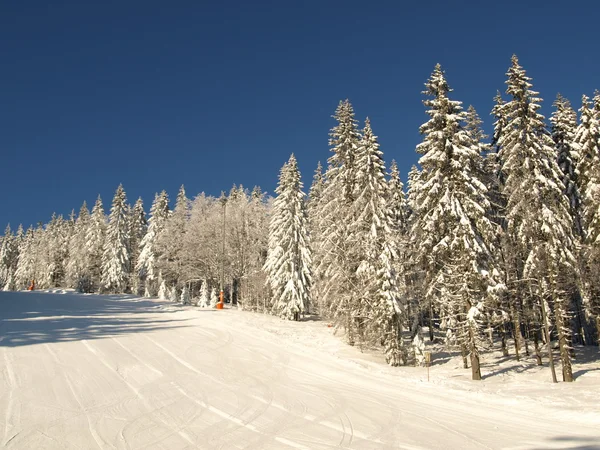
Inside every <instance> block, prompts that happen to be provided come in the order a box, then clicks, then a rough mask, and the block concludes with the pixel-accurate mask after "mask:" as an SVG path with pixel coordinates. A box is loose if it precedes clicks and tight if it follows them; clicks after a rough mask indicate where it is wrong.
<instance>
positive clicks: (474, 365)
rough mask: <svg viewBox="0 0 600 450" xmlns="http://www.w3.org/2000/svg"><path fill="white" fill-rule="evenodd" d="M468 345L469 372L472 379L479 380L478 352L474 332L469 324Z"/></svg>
mask: <svg viewBox="0 0 600 450" xmlns="http://www.w3.org/2000/svg"><path fill="white" fill-rule="evenodd" d="M469 347H470V353H471V374H472V379H473V380H481V367H480V366H479V352H478V351H477V345H476V343H475V332H474V331H473V327H472V326H471V325H469Z"/></svg>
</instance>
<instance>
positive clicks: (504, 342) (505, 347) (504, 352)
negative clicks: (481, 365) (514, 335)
mask: <svg viewBox="0 0 600 450" xmlns="http://www.w3.org/2000/svg"><path fill="white" fill-rule="evenodd" d="M502 356H508V347H507V346H506V324H504V323H503V324H502Z"/></svg>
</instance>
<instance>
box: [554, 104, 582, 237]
mask: <svg viewBox="0 0 600 450" xmlns="http://www.w3.org/2000/svg"><path fill="white" fill-rule="evenodd" d="M553 105H554V108H555V110H554V112H553V113H552V116H550V122H551V123H552V140H553V141H554V146H555V148H556V152H557V153H558V166H559V167H560V170H561V172H562V174H563V178H562V180H563V185H564V193H565V195H566V196H567V197H568V198H569V205H570V208H571V214H572V216H573V225H574V228H575V231H576V232H577V234H578V235H579V236H581V235H582V231H583V230H582V228H581V219H580V217H579V209H580V203H581V199H580V196H579V189H578V188H577V184H578V183H577V174H576V172H577V171H576V164H577V161H578V160H579V155H578V152H577V149H576V148H575V147H576V146H575V132H576V131H577V113H576V112H575V111H574V110H573V108H572V107H571V103H570V102H569V100H567V99H566V98H564V97H563V96H562V95H560V94H558V95H557V96H556V100H555V101H554V103H553Z"/></svg>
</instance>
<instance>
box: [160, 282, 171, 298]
mask: <svg viewBox="0 0 600 450" xmlns="http://www.w3.org/2000/svg"><path fill="white" fill-rule="evenodd" d="M158 298H159V299H160V300H167V298H169V292H168V290H167V284H166V283H165V281H164V280H162V281H161V282H160V287H159V288H158Z"/></svg>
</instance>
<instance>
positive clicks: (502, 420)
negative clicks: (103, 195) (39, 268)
mask: <svg viewBox="0 0 600 450" xmlns="http://www.w3.org/2000/svg"><path fill="white" fill-rule="evenodd" d="M312 319H313V318H311V317H309V318H308V319H307V320H305V321H303V322H289V321H282V320H280V319H278V318H276V317H273V316H265V315H262V314H256V313H250V312H245V311H238V310H235V309H225V310H221V311H218V310H213V309H204V308H197V307H193V306H182V305H179V304H173V303H167V302H164V301H160V300H153V299H142V298H137V297H134V296H126V295H106V296H99V295H80V294H75V293H73V292H71V291H66V290H57V291H53V292H50V291H47V292H40V291H36V292H16V293H15V292H0V369H1V377H0V447H2V448H7V449H34V448H35V449H38V448H64V449H74V448H101V449H105V448H106V449H108V448H117V449H142V448H143V449H150V448H157V449H158V448H162V449H167V448H168V449H179V448H210V449H212V448H222V449H234V448H245V449H286V448H290V449H329V448H353V449H384V448H394V449H411V450H417V449H442V448H443V449H455V448H456V449H513V450H516V449H552V448H580V449H592V448H600V404H599V403H598V401H597V398H598V392H600V363H599V362H598V356H597V349H593V352H594V353H592V352H590V354H589V355H588V354H583V355H580V357H578V359H577V361H576V363H575V366H574V372H575V374H576V381H575V382H574V383H559V384H552V383H550V374H549V372H548V369H547V367H542V368H537V367H536V366H534V365H532V364H531V363H530V361H528V360H527V361H522V362H521V363H516V362H512V360H506V361H503V360H496V359H493V358H497V356H495V355H487V354H484V355H482V372H483V376H484V380H483V381H481V382H472V381H469V376H470V369H467V370H465V369H462V366H461V364H462V360H461V358H460V356H458V357H456V356H453V355H448V354H440V353H436V354H435V358H436V359H434V361H433V365H432V367H431V368H430V380H431V381H430V382H427V369H426V368H424V367H417V368H412V367H400V368H392V367H389V366H387V365H385V362H384V356H383V355H382V354H380V353H375V352H365V353H361V352H360V350H359V349H358V348H354V347H349V346H347V345H345V344H344V343H343V340H342V339H340V337H339V336H335V335H333V328H329V327H328V326H327V323H324V322H322V321H318V320H312ZM427 345H428V346H429V345H430V344H429V342H428V341H427ZM428 349H430V348H428ZM581 356H583V358H582V357H581ZM492 363H494V365H493V366H492ZM496 363H498V364H499V365H496ZM492 372H494V374H493V376H491V375H492Z"/></svg>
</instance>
